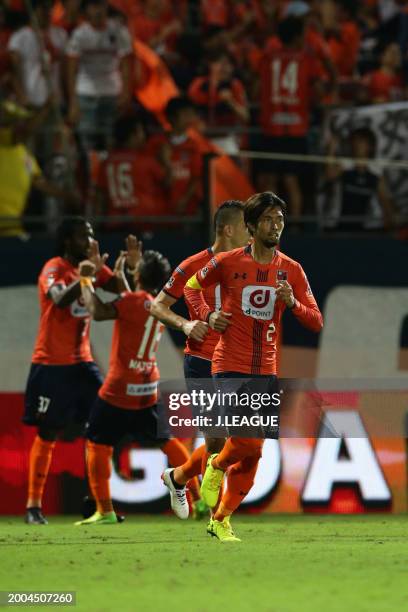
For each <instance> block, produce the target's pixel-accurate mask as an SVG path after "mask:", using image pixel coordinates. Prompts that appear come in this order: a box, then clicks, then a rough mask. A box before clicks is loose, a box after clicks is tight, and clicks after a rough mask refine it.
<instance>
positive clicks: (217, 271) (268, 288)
mask: <svg viewBox="0 0 408 612" xmlns="http://www.w3.org/2000/svg"><path fill="white" fill-rule="evenodd" d="M196 277H197V280H198V282H199V284H200V286H201V287H202V288H203V289H207V290H208V288H209V287H211V286H214V285H220V286H221V288H222V292H223V293H222V296H223V300H222V307H223V310H224V311H225V312H228V313H231V314H232V316H231V324H230V325H229V326H228V328H227V329H226V331H225V332H224V333H223V334H221V335H220V336H219V338H220V340H219V342H218V344H217V346H216V347H215V350H214V355H213V359H212V371H213V373H217V372H242V373H243V374H276V340H277V336H278V328H279V325H280V322H281V317H282V313H283V311H284V310H285V308H286V305H285V303H284V302H283V301H281V300H276V295H275V292H276V287H277V283H278V282H279V280H287V281H288V283H289V284H290V285H291V286H292V289H293V294H294V296H295V299H296V302H295V306H294V307H293V308H292V312H293V314H294V315H295V316H296V317H297V319H299V321H300V322H301V323H302V324H303V325H304V326H305V327H309V328H310V329H312V330H314V331H319V330H320V329H321V326H322V315H321V313H320V310H319V308H318V306H317V303H316V300H315V299H314V297H313V294H312V292H311V289H310V286H309V283H308V281H307V278H306V275H305V273H304V271H303V269H302V267H301V265H300V264H298V263H297V262H296V261H294V260H293V259H291V258H290V257H287V256H286V255H284V254H283V253H281V252H280V251H276V252H275V256H274V258H273V260H272V261H271V263H269V264H260V263H257V262H256V261H255V260H254V259H253V257H252V253H251V246H250V245H249V246H247V247H244V248H239V249H234V250H233V251H229V252H228V253H221V254H219V255H216V256H215V257H213V258H212V259H211V261H209V262H207V263H206V265H205V266H204V267H203V268H202V269H201V270H199V271H198V272H197V275H196Z"/></svg>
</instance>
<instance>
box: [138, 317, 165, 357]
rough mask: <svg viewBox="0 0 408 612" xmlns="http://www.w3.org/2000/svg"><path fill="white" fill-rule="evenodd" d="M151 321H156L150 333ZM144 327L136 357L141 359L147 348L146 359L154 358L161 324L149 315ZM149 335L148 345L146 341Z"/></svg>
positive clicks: (160, 333) (161, 329)
mask: <svg viewBox="0 0 408 612" xmlns="http://www.w3.org/2000/svg"><path fill="white" fill-rule="evenodd" d="M153 323H156V324H155V326H154V331H153V334H151V331H152V327H153ZM144 329H145V331H144V334H143V338H142V341H141V342H140V345H139V350H138V352H137V358H138V359H143V357H144V354H145V352H146V350H147V356H146V359H147V360H150V359H153V358H154V355H155V352H156V349H157V345H158V343H159V340H160V337H161V335H162V331H163V325H162V324H161V323H160V321H157V320H156V319H155V318H154V317H152V316H150V317H149V318H148V319H147V321H146V323H145V326H144ZM150 335H151V339H150V344H149V346H148V344H147V343H148V342H149V338H150Z"/></svg>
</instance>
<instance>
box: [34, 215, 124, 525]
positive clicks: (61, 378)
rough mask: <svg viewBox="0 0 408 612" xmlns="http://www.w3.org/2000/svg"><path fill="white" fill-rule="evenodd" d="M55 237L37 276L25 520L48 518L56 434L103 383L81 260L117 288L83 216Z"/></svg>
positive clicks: (102, 282) (82, 414)
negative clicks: (52, 253)
mask: <svg viewBox="0 0 408 612" xmlns="http://www.w3.org/2000/svg"><path fill="white" fill-rule="evenodd" d="M57 236H58V237H57V256H56V257H53V258H52V259H50V260H49V261H47V263H46V264H45V266H44V267H43V269H42V270H41V273H40V276H39V279H38V294H39V300H40V309H41V315H40V326H39V331H38V335H37V340H36V343H35V347H34V353H33V357H32V365H31V369H30V374H29V377H28V381H27V387H26V394H25V414H24V416H23V422H24V423H26V424H27V425H34V426H36V427H38V434H37V436H36V438H35V440H34V443H33V446H32V448H31V452H30V459H29V482H28V499H27V513H26V522H27V523H29V524H46V523H47V520H46V519H45V517H44V516H43V514H42V511H41V502H42V495H43V491H44V486H45V482H46V479H47V475H48V470H49V467H50V463H51V459H52V452H53V449H54V446H55V442H56V439H57V437H58V435H59V434H60V433H61V432H62V431H64V430H66V428H67V427H68V426H70V425H72V424H73V423H79V424H84V423H85V422H86V421H87V419H88V415H89V410H90V408H91V406H92V404H93V401H94V399H95V396H96V393H97V391H98V388H99V387H100V385H101V384H102V377H101V375H100V373H99V370H98V368H97V366H96V364H95V363H94V361H93V357H92V353H91V347H90V341H89V323H90V316H89V313H88V311H87V310H86V308H85V306H84V303H83V301H82V300H81V288H80V284H79V275H78V269H77V268H78V264H79V262H80V261H81V260H83V259H84V258H85V257H88V258H90V259H91V260H92V262H93V264H94V266H95V275H96V283H95V284H96V286H99V287H104V289H106V290H108V291H113V292H116V293H119V292H120V290H121V289H120V286H119V284H118V279H117V278H116V276H115V275H114V274H113V272H112V271H111V270H110V269H109V268H108V267H107V266H105V265H104V262H105V260H106V258H107V255H104V256H102V257H101V255H100V254H99V247H98V243H97V242H96V241H95V240H94V234H93V229H92V227H91V225H90V224H89V223H88V222H87V221H86V220H85V219H84V218H83V217H72V218H67V219H66V220H65V221H63V222H62V224H61V226H60V227H59V229H58V235H57Z"/></svg>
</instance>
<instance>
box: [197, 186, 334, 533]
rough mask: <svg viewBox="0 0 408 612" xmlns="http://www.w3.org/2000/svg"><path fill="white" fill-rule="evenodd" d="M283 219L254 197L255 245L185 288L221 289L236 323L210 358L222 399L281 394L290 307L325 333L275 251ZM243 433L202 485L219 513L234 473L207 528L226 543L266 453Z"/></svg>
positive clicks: (297, 275)
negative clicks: (248, 392) (279, 341)
mask: <svg viewBox="0 0 408 612" xmlns="http://www.w3.org/2000/svg"><path fill="white" fill-rule="evenodd" d="M285 215H286V204H285V203H284V202H283V201H282V200H281V199H280V198H279V197H278V196H276V195H275V194H274V193H272V192H264V193H258V194H255V195H254V196H252V197H251V198H249V200H247V202H246V203H245V207H244V220H245V224H246V226H247V228H248V230H249V232H250V234H251V235H252V236H253V243H252V244H250V245H248V246H246V247H244V248H239V249H235V250H234V251H230V252H228V253H221V254H219V255H216V256H215V257H213V258H212V259H211V261H209V262H208V263H207V264H206V265H205V266H204V267H203V268H201V270H199V271H198V272H197V273H196V274H195V275H194V276H192V277H191V278H190V280H189V281H188V283H187V287H188V288H189V290H192V291H203V290H208V288H209V287H212V286H214V285H220V287H221V291H222V293H223V309H224V311H225V312H226V313H228V314H229V315H230V317H229V318H227V320H226V322H225V330H224V332H223V333H222V334H221V336H220V340H219V342H218V344H217V346H216V347H215V350H214V355H213V359H212V373H213V377H214V383H215V386H216V387H217V389H218V390H220V391H221V392H222V393H238V395H239V394H240V393H241V392H242V388H243V386H244V387H245V388H246V389H248V388H250V389H251V388H252V389H256V391H257V392H261V393H268V394H269V395H270V396H272V394H273V393H274V392H276V390H277V385H276V338H277V334H278V329H279V326H280V323H281V317H282V314H283V311H284V310H285V309H286V308H288V309H289V310H290V311H291V312H292V314H293V315H294V316H295V317H296V318H297V319H298V321H299V322H300V323H301V324H302V325H304V326H305V327H308V328H309V329H311V330H313V331H316V332H318V331H320V329H321V328H322V325H323V320H322V315H321V313H320V310H319V308H318V306H317V304H316V301H315V299H314V297H313V294H312V292H311V289H310V286H309V283H308V281H307V278H306V275H305V273H304V271H303V269H302V267H301V266H300V264H299V263H297V262H296V261H294V260H293V259H291V258H290V257H288V256H287V255H284V254H283V253H282V252H280V251H279V250H278V249H277V245H278V244H279V240H280V237H281V234H282V231H283V228H284V224H285ZM240 408H241V406H240V404H239V402H238V403H237V404H236V405H235V406H234V407H233V408H232V411H233V412H234V410H236V411H237V413H238V414H239V410H240ZM239 431H241V432H242V433H238V434H237V433H235V432H234V434H233V435H232V437H230V438H228V440H227V441H226V443H225V445H224V447H223V449H222V451H221V452H220V453H219V454H213V455H212V456H211V457H210V458H209V460H208V463H207V469H206V472H205V474H204V478H203V482H202V486H201V493H202V496H203V499H204V500H205V501H206V502H207V503H208V505H209V506H210V507H214V506H215V504H216V503H217V500H218V494H219V490H220V487H221V484H222V480H223V477H224V474H225V472H226V471H227V470H228V468H230V469H229V470H228V481H227V482H228V487H227V491H226V492H224V493H223V495H222V498H221V502H220V503H219V506H218V508H217V510H216V512H215V514H214V516H213V518H212V519H211V521H210V523H209V525H208V532H209V533H210V534H211V535H214V536H216V537H218V538H219V539H220V540H221V541H225V542H234V541H239V539H238V538H237V537H236V536H235V535H234V534H233V532H232V529H231V526H230V523H229V517H230V515H231V514H232V513H233V512H234V510H236V508H238V506H239V504H240V503H241V501H242V499H243V498H244V497H245V495H246V494H247V493H248V491H249V490H250V489H251V487H252V484H253V481H254V477H255V474H256V470H257V466H258V462H259V459H260V457H261V454H262V446H263V438H261V437H257V438H256V437H250V436H251V435H252V432H249V431H248V430H246V429H242V428H241V430H239ZM274 434H275V437H277V435H278V429H276V430H275V432H274ZM234 485H235V486H234ZM237 491H238V493H237Z"/></svg>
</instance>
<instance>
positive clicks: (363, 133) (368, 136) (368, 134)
mask: <svg viewBox="0 0 408 612" xmlns="http://www.w3.org/2000/svg"><path fill="white" fill-rule="evenodd" d="M354 138H362V139H363V140H365V141H366V142H368V144H369V146H370V149H371V155H373V156H374V155H375V154H376V151H377V136H376V135H375V133H374V132H373V130H371V129H370V128H369V127H364V126H362V127H358V128H354V129H353V130H352V131H351V132H350V140H353V139H354Z"/></svg>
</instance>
